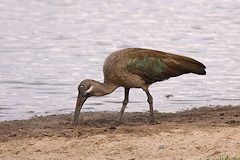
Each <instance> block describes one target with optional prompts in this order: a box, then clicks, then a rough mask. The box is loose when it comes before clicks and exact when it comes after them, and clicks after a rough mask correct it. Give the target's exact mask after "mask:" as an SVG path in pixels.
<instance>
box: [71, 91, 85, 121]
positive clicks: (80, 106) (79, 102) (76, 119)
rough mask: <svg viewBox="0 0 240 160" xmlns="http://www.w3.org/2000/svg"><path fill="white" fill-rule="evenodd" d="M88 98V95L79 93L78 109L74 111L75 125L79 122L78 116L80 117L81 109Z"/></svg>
mask: <svg viewBox="0 0 240 160" xmlns="http://www.w3.org/2000/svg"><path fill="white" fill-rule="evenodd" d="M87 98H88V96H84V95H81V94H78V98H77V104H76V109H75V112H74V122H73V124H74V125H77V124H78V117H79V114H80V111H81V109H82V106H83V104H84V102H85V101H86V100H87Z"/></svg>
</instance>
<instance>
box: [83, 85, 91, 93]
mask: <svg viewBox="0 0 240 160" xmlns="http://www.w3.org/2000/svg"><path fill="white" fill-rule="evenodd" d="M92 89H93V86H91V87H90V88H89V89H88V90H87V91H86V92H85V93H90V92H91V91H92Z"/></svg>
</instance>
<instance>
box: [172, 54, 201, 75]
mask: <svg viewBox="0 0 240 160" xmlns="http://www.w3.org/2000/svg"><path fill="white" fill-rule="evenodd" d="M173 56H174V57H172V58H174V59H176V60H177V61H178V62H179V63H180V64H181V66H182V67H183V69H184V70H185V72H186V73H195V74H200V75H205V74H206V71H205V68H206V66H205V65H204V64H202V63H201V62H199V61H197V60H195V59H192V58H189V57H185V56H178V55H177V56H175V55H173Z"/></svg>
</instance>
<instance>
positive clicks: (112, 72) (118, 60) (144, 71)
mask: <svg viewBox="0 0 240 160" xmlns="http://www.w3.org/2000/svg"><path fill="white" fill-rule="evenodd" d="M205 68H206V67H205V66H204V65H203V64H202V63H201V62H198V61H196V60H194V59H192V58H189V57H185V56H181V55H176V54H171V53H165V52H161V51H156V50H150V49H142V48H126V49H122V50H119V51H116V52H113V53H112V54H110V55H109V56H108V57H107V58H106V60H105V62H104V65H103V73H104V82H103V83H101V82H98V81H95V80H91V79H85V80H83V81H82V82H81V83H80V84H79V86H78V98H77V104H76V109H75V113H74V124H75V125H76V124H78V117H79V114H80V110H81V108H82V106H83V104H84V102H85V101H86V100H87V98H89V97H93V96H104V95H106V94H110V93H112V92H113V91H114V90H115V89H116V88H118V87H120V86H122V87H124V89H125V98H124V100H123V102H122V108H121V111H120V114H119V119H118V120H119V122H121V120H122V116H123V112H124V110H125V108H126V106H127V103H128V95H129V90H130V88H142V89H143V91H145V93H146V95H147V101H148V103H149V107H150V123H151V124H153V123H155V121H154V114H153V98H152V96H151V94H150V92H149V90H148V87H149V86H150V85H151V84H152V83H155V82H158V81H163V80H167V79H169V78H171V77H176V76H179V75H182V74H186V73H195V74H199V75H205V74H206V71H205Z"/></svg>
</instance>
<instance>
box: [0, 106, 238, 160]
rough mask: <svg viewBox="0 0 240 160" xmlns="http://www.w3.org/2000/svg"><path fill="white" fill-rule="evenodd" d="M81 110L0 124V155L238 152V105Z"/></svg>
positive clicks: (137, 157)
mask: <svg viewBox="0 0 240 160" xmlns="http://www.w3.org/2000/svg"><path fill="white" fill-rule="evenodd" d="M117 117H118V113H117V112H83V113H81V114H80V124H79V125H78V126H76V127H74V126H73V125H72V122H73V114H64V115H51V116H45V117H35V118H32V119H28V120H16V121H5V122H0V135H1V136H0V159H7V160H8V159H9V160H10V159H11V160H12V159H83V160H85V159H89V160H94V159H109V160H111V159H124V160H125V159H126V160H142V159H164V160H165V159H166V160H168V159H169V160H172V159H184V160H185V159H194V160H195V159H204V160H205V159H211V160H212V159H219V157H221V156H227V155H228V156H230V157H236V156H238V157H239V156H240V149H239V148H240V106H222V107H213V108H209V107H202V108H199V109H192V110H187V111H183V112H178V113H158V112H155V119H156V121H157V122H158V124H156V125H149V124H148V119H149V113H141V112H134V113H127V112H126V113H125V114H124V115H123V124H121V125H117V124H116V123H115V122H116V120H117Z"/></svg>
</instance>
